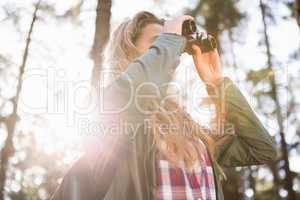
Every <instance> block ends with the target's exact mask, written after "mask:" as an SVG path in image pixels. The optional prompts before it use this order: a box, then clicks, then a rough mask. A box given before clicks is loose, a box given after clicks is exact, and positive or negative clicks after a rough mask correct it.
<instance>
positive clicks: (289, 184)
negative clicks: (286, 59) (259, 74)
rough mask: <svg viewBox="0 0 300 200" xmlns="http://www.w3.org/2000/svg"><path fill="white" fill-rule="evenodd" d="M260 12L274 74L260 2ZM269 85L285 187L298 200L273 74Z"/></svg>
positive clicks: (263, 9)
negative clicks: (273, 105)
mask: <svg viewBox="0 0 300 200" xmlns="http://www.w3.org/2000/svg"><path fill="white" fill-rule="evenodd" d="M259 5H260V10H261V15H262V21H263V27H264V40H265V45H266V54H267V64H268V66H267V67H268V69H269V70H270V72H273V63H272V54H271V47H270V40H269V36H268V26H267V23H266V6H265V5H264V3H263V2H262V0H260V4H259ZM269 83H270V85H271V92H272V99H273V100H274V102H275V105H276V119H277V123H278V126H279V134H280V146H281V148H280V149H281V153H282V159H283V160H284V171H285V175H286V176H285V180H284V187H285V189H286V190H287V191H288V200H296V195H295V191H294V190H293V173H292V172H291V170H290V165H289V159H288V147H287V143H286V140H285V135H284V127H283V120H284V119H283V115H282V110H281V107H280V103H279V99H278V94H277V86H276V82H275V74H274V73H272V75H271V76H269Z"/></svg>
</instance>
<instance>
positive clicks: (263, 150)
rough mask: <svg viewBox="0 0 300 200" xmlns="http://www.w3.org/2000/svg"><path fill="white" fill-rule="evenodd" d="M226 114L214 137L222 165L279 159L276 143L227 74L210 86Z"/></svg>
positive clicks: (220, 110)
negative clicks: (219, 131)
mask: <svg viewBox="0 0 300 200" xmlns="http://www.w3.org/2000/svg"><path fill="white" fill-rule="evenodd" d="M207 91H208V93H209V94H210V96H211V97H212V98H215V99H216V100H217V101H216V102H217V104H218V105H217V107H218V109H219V112H220V115H221V116H223V117H224V121H223V123H222V124H223V126H222V127H221V129H222V131H223V132H222V134H220V135H218V136H214V137H215V141H216V151H215V154H216V155H215V156H216V158H217V160H218V162H219V164H220V165H223V166H225V167H237V166H247V165H259V164H265V163H267V162H271V161H273V160H275V159H276V156H277V151H276V144H275V141H274V140H273V138H272V137H271V136H270V134H269V133H268V131H267V130H266V128H265V127H264V126H263V125H262V123H261V122H260V120H259V119H258V117H257V116H256V114H255V113H254V111H253V110H252V108H251V107H250V105H249V103H248V102H247V100H246V98H245V97H244V96H243V94H242V93H241V91H240V90H239V89H238V87H237V86H236V85H235V84H234V83H233V82H232V81H231V80H230V79H229V78H228V77H225V78H223V80H221V81H220V82H219V83H218V84H217V85H216V86H215V87H207Z"/></svg>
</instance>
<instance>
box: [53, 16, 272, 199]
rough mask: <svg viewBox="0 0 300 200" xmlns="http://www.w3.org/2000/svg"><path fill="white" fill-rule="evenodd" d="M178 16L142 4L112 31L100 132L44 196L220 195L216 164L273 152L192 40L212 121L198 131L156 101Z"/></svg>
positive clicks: (241, 162)
mask: <svg viewBox="0 0 300 200" xmlns="http://www.w3.org/2000/svg"><path fill="white" fill-rule="evenodd" d="M187 19H193V18H192V17H191V16H186V15H184V16H180V17H177V18H175V19H172V20H168V21H164V20H161V19H159V18H157V17H156V16H155V15H154V14H152V13H150V12H146V11H142V12H139V13H137V14H136V15H135V16H134V17H133V18H132V19H130V20H126V21H124V22H123V23H121V24H120V25H119V26H118V27H117V28H116V30H115V31H114V32H113V34H112V37H111V39H110V42H109V45H108V46H107V49H106V62H107V63H109V66H110V67H111V68H110V69H113V72H117V76H114V77H115V79H114V81H112V82H111V83H110V84H109V86H107V87H105V88H104V89H103V92H102V95H100V97H101V98H100V103H101V110H100V111H101V116H100V118H99V119H100V123H102V124H103V125H104V126H105V127H106V129H105V130H106V132H105V135H101V136H99V137H96V138H97V139H95V140H94V141H93V142H91V144H90V147H89V148H88V150H87V152H86V154H85V155H83V156H82V157H81V158H80V159H79V160H78V161H77V162H76V163H75V164H74V166H73V167H72V168H71V169H70V170H69V172H68V173H67V174H66V175H65V177H64V178H63V181H62V183H61V184H60V186H59V187H58V189H57V190H56V192H55V194H54V195H53V197H52V199H53V200H58V199H65V200H67V199H76V200H78V199H79V200H92V199H108V200H122V199H124V200H125V199H126V200H159V199H161V200H166V199H168V200H184V199H191V200H192V199H202V200H215V199H217V200H223V199H224V196H223V192H222V181H223V180H226V175H225V174H224V172H223V169H222V167H236V166H246V165H259V164H264V163H267V162H271V161H272V160H274V159H275V158H276V148H275V143H274V141H273V139H272V137H271V136H270V135H269V133H268V132H267V130H266V129H265V128H264V127H263V125H262V124H261V122H260V121H259V119H258V118H257V116H256V115H255V113H254V112H253V110H252V109H251V107H250V106H249V104H248V102H247V101H246V99H245V98H244V96H243V95H242V94H241V92H240V91H239V89H238V88H237V87H236V85H235V84H234V83H233V82H232V81H231V80H230V78H228V77H223V76H222V74H221V63H220V59H219V55H218V53H217V51H214V52H209V53H204V54H202V53H201V50H200V48H199V47H197V46H193V50H194V55H193V61H194V65H195V67H196V69H197V72H198V74H199V78H200V79H201V80H202V81H203V82H204V83H205V84H206V86H207V91H208V94H209V95H210V96H211V99H212V102H213V103H214V104H215V106H216V116H217V125H218V126H217V127H218V128H216V129H212V130H208V129H204V128H202V126H200V125H199V124H197V123H196V122H194V121H193V120H192V119H191V117H190V116H189V115H188V114H187V113H186V112H185V111H184V109H183V108H182V107H181V106H180V105H178V104H177V103H176V102H175V101H172V100H170V99H168V98H166V96H167V95H166V87H165V85H166V84H167V83H169V82H170V81H171V78H172V73H173V72H174V70H175V69H176V67H177V65H178V64H179V61H180V60H179V59H180V55H181V54H182V53H183V52H184V48H185V45H186V38H185V37H183V36H182V35H181V25H182V22H183V21H184V20H187ZM100 111H99V113H100ZM120 123H122V126H121V127H122V128H116V127H115V126H116V124H118V125H119V124H120ZM228 127H229V128H230V130H231V131H227V130H229V129H227V128H228ZM232 130H233V131H232Z"/></svg>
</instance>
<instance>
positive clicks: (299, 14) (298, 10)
mask: <svg viewBox="0 0 300 200" xmlns="http://www.w3.org/2000/svg"><path fill="white" fill-rule="evenodd" d="M295 14H296V20H297V23H298V26H299V27H300V0H295Z"/></svg>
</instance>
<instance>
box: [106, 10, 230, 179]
mask: <svg viewBox="0 0 300 200" xmlns="http://www.w3.org/2000/svg"><path fill="white" fill-rule="evenodd" d="M163 22H164V21H163V20H162V19H159V18H157V17H156V16H155V15H153V14H152V13H150V12H147V11H141V12H138V13H137V14H135V15H134V17H133V18H132V19H126V20H125V21H124V22H122V23H121V24H120V25H119V26H118V27H117V28H116V29H115V30H114V32H113V34H112V36H111V39H110V41H109V43H108V45H107V47H106V50H105V63H106V65H107V66H109V67H110V69H113V70H116V71H117V72H118V73H122V72H124V71H125V70H126V68H127V65H128V64H129V63H130V62H132V61H133V60H134V59H135V58H136V57H137V56H139V53H138V50H137V47H136V46H135V40H136V38H137V37H138V36H139V34H140V33H141V31H142V29H143V28H144V27H145V26H146V25H148V24H151V23H157V24H161V25H163ZM156 103H157V102H156ZM156 108H159V109H158V110H157V112H155V113H154V114H152V115H150V118H151V121H152V122H153V123H152V126H151V130H152V133H153V135H154V141H153V142H154V144H155V145H157V147H158V149H159V150H160V151H161V152H162V153H163V154H165V155H166V157H167V159H168V160H169V161H170V162H171V163H173V164H175V165H177V166H179V165H180V162H181V163H182V161H183V163H184V164H185V166H187V169H188V170H191V169H192V167H193V166H194V164H196V163H197V161H199V162H201V161H200V160H199V156H198V153H197V151H196V149H195V147H194V146H193V145H192V143H191V142H190V139H192V140H198V139H200V140H201V141H203V142H204V143H205V144H206V146H207V150H208V151H209V153H210V155H211V159H212V162H214V163H215V164H216V166H217V168H219V170H220V172H221V174H222V175H223V177H224V178H225V179H226V175H225V173H224V172H223V170H222V168H221V167H220V165H219V164H218V162H217V161H216V159H215V158H214V156H213V155H214V151H215V143H214V140H213V139H212V137H211V136H210V135H209V134H208V133H207V132H206V131H205V130H204V129H203V128H201V126H200V125H199V124H197V123H196V122H195V121H193V120H192V118H191V117H190V116H189V115H188V114H187V112H186V111H185V110H184V109H183V108H182V107H180V106H179V105H178V104H177V103H176V102H175V101H172V100H167V101H165V103H164V104H163V105H162V106H158V107H156ZM174 109H176V111H175V112H174ZM172 110H173V111H172ZM183 123H184V124H183ZM161 126H166V127H168V126H169V127H170V126H175V127H177V128H175V130H173V129H170V128H169V129H167V134H165V133H163V131H162V130H161Z"/></svg>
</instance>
